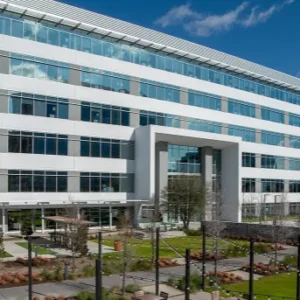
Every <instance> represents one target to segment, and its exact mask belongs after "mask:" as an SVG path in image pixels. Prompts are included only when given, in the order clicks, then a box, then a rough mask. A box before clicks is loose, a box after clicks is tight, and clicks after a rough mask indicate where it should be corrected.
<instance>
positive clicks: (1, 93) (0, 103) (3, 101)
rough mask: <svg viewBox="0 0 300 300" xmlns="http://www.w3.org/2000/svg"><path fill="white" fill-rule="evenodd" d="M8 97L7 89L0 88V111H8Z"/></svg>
mask: <svg viewBox="0 0 300 300" xmlns="http://www.w3.org/2000/svg"><path fill="white" fill-rule="evenodd" d="M0 63H1V62H0ZM8 99H9V96H8V94H7V91H5V90H0V113H8Z"/></svg>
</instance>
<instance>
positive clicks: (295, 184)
mask: <svg viewBox="0 0 300 300" xmlns="http://www.w3.org/2000/svg"><path fill="white" fill-rule="evenodd" d="M289 192H290V193H300V181H299V180H295V181H290V182H289Z"/></svg>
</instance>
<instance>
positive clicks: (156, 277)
mask: <svg viewBox="0 0 300 300" xmlns="http://www.w3.org/2000/svg"><path fill="white" fill-rule="evenodd" d="M159 235H160V228H159V227H157V228H156V245H155V246H156V255H155V295H156V296H158V295H159Z"/></svg>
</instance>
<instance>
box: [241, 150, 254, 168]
mask: <svg viewBox="0 0 300 300" xmlns="http://www.w3.org/2000/svg"><path fill="white" fill-rule="evenodd" d="M242 166H243V167H248V168H255V153H243V154H242Z"/></svg>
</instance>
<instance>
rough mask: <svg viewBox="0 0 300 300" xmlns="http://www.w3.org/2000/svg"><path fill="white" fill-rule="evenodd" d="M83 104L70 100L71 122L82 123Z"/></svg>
mask: <svg viewBox="0 0 300 300" xmlns="http://www.w3.org/2000/svg"><path fill="white" fill-rule="evenodd" d="M80 104H81V102H79V101H75V100H70V101H69V120H72V121H81V105H80Z"/></svg>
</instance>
